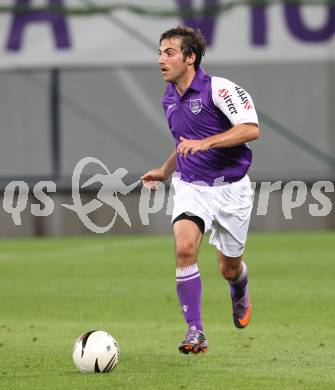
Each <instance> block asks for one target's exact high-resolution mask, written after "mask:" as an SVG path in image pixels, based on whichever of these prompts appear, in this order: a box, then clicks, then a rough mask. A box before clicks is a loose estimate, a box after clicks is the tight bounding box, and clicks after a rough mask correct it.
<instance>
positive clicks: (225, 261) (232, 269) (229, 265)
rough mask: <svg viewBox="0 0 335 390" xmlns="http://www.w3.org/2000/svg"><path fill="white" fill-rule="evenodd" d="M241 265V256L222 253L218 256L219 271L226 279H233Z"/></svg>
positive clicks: (239, 270) (238, 272)
mask: <svg viewBox="0 0 335 390" xmlns="http://www.w3.org/2000/svg"><path fill="white" fill-rule="evenodd" d="M241 267H242V265H241V258H239V257H237V258H233V257H227V256H224V255H222V254H221V255H220V256H219V269H220V273H221V275H222V276H223V277H224V278H225V279H226V280H230V281H232V280H235V279H236V278H237V277H238V275H239V274H240V272H241Z"/></svg>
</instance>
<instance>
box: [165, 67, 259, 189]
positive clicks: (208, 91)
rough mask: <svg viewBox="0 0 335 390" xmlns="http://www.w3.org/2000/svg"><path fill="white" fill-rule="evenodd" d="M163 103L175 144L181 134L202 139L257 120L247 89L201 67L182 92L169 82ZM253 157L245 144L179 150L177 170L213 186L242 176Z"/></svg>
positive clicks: (193, 180) (185, 136) (182, 177)
mask: <svg viewBox="0 0 335 390" xmlns="http://www.w3.org/2000/svg"><path fill="white" fill-rule="evenodd" d="M162 104H163V108H164V112H165V116H166V119H167V122H168V124H169V128H170V130H171V133H172V135H173V137H174V139H175V141H176V146H178V144H179V142H180V140H179V137H181V136H183V137H184V138H186V139H203V138H206V137H209V136H212V135H215V134H218V133H222V132H224V131H226V130H228V129H230V128H231V127H233V126H235V125H238V124H240V123H255V124H258V119H257V114H256V111H255V109H254V104H253V101H252V99H251V97H250V96H249V95H248V93H247V92H246V91H244V90H243V89H242V88H241V87H239V86H238V85H236V84H234V83H233V82H231V81H229V80H227V79H224V78H220V77H212V76H210V75H208V74H207V73H205V72H204V71H203V69H202V68H200V67H199V68H198V69H197V72H196V75H195V77H194V79H193V81H192V83H191V85H190V86H189V87H188V88H187V90H186V91H185V93H184V94H183V95H182V96H181V95H180V94H179V93H178V91H177V90H176V88H175V86H174V85H173V84H172V83H168V85H167V87H166V90H165V93H164V96H163V100H162ZM251 159H252V152H251V150H250V149H249V147H248V146H247V145H246V144H243V145H239V146H234V147H231V148H215V149H209V150H207V151H205V152H198V153H196V154H194V155H191V154H189V155H188V156H187V158H185V157H181V156H180V155H178V154H177V172H179V173H180V178H181V180H184V181H186V182H195V181H200V182H205V183H207V184H208V185H210V186H212V185H213V184H215V183H220V182H221V181H223V180H224V181H225V182H234V181H238V180H240V179H241V178H242V177H243V176H245V175H246V173H247V171H248V169H249V166H250V164H251ZM215 180H216V181H215Z"/></svg>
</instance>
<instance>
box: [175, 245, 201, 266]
mask: <svg viewBox="0 0 335 390" xmlns="http://www.w3.org/2000/svg"><path fill="white" fill-rule="evenodd" d="M176 260H177V266H178V267H186V266H188V265H191V264H194V263H195V262H196V260H197V248H196V245H194V244H193V243H191V242H184V243H181V244H178V245H177V247H176Z"/></svg>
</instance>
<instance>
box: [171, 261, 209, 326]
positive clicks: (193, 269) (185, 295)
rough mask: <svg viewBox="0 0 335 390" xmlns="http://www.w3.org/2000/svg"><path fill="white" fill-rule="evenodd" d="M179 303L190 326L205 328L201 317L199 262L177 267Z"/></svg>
mask: <svg viewBox="0 0 335 390" xmlns="http://www.w3.org/2000/svg"><path fill="white" fill-rule="evenodd" d="M176 284H177V294H178V298H179V303H180V306H181V309H182V312H183V314H184V318H185V321H186V322H187V324H188V327H189V328H191V327H195V329H197V330H203V325H202V319H201V278H200V272H199V269H198V266H197V264H192V265H190V266H187V267H180V268H177V269H176Z"/></svg>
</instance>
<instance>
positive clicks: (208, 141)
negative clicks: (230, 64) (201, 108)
mask: <svg viewBox="0 0 335 390" xmlns="http://www.w3.org/2000/svg"><path fill="white" fill-rule="evenodd" d="M212 100H213V103H214V104H215V106H216V107H217V108H218V109H219V110H221V111H222V112H223V113H224V114H225V115H226V116H227V118H228V119H229V120H230V122H231V123H232V125H233V126H232V128H230V129H229V130H227V131H224V132H222V133H218V134H215V135H213V136H211V137H207V138H204V139H202V140H187V139H185V138H183V137H181V138H180V141H181V142H180V144H179V145H178V148H177V153H179V154H180V155H182V156H187V154H188V153H191V154H195V153H197V152H200V151H206V150H208V149H211V148H229V147H233V146H237V145H241V144H244V143H246V142H250V141H254V140H256V139H257V138H259V127H258V117H257V113H256V110H255V108H254V103H253V101H252V99H251V97H250V95H249V94H248V93H247V92H246V91H245V90H243V89H242V88H241V87H239V86H238V85H236V84H234V83H233V82H231V81H229V80H227V79H223V78H219V77H213V79H212Z"/></svg>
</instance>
